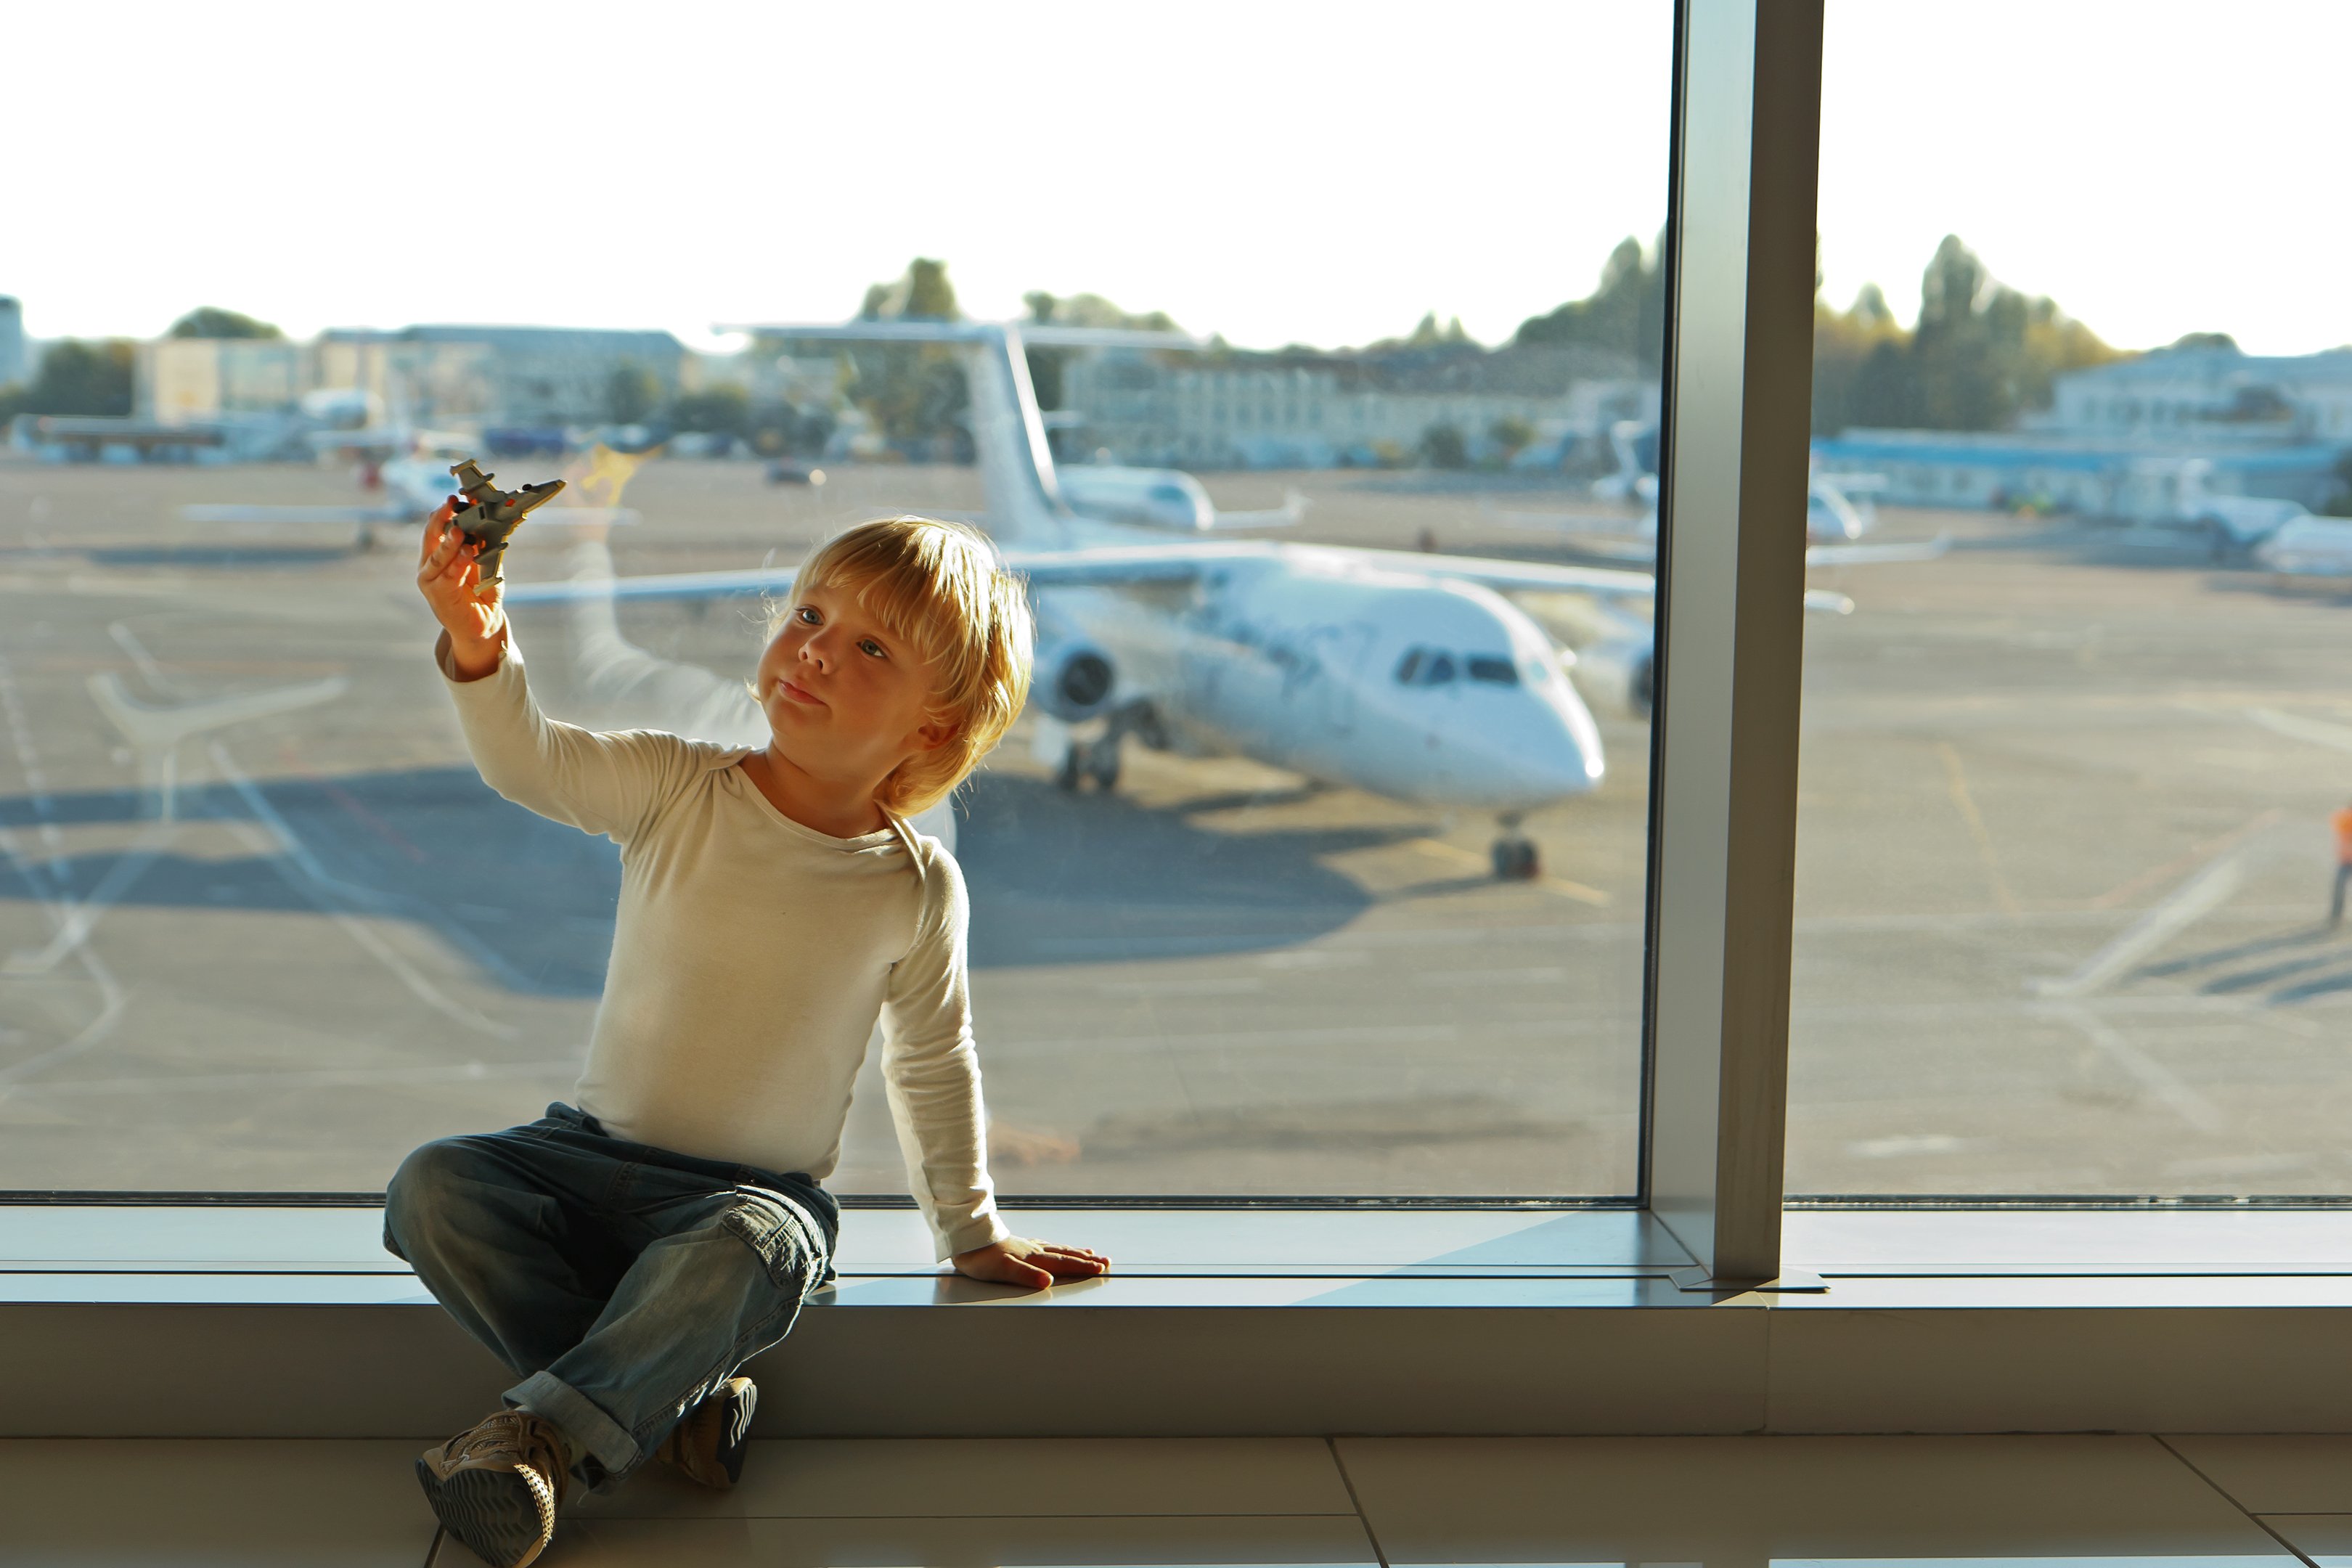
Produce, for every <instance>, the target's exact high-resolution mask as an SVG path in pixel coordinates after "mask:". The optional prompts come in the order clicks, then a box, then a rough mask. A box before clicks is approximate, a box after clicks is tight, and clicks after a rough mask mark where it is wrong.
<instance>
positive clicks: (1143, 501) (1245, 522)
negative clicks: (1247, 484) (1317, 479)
mask: <svg viewBox="0 0 2352 1568" xmlns="http://www.w3.org/2000/svg"><path fill="white" fill-rule="evenodd" d="M1055 472H1056V473H1057V474H1058V475H1059V476H1060V479H1061V485H1062V495H1063V498H1064V499H1065V500H1067V501H1068V502H1069V503H1070V505H1071V507H1072V508H1073V509H1074V510H1077V511H1079V512H1082V513H1084V514H1085V515H1086V516H1087V517H1093V518H1100V519H1101V520H1102V521H1105V522H1123V523H1127V524H1128V525H1129V526H1130V527H1134V528H1163V529H1169V530H1171V531H1175V532H1178V533H1208V532H1211V531H1214V530H1217V529H1221V528H1286V527H1289V526H1290V525H1291V524H1293V523H1295V522H1297V521H1298V520H1299V519H1300V518H1302V517H1305V516H1306V515H1307V498H1306V497H1305V496H1303V495H1301V494H1299V493H1298V492H1297V490H1286V491H1284V492H1283V500H1282V504H1281V505H1280V506H1278V507H1273V508H1270V509H1268V510H1264V511H1220V510H1217V506H1216V503H1215V502H1214V501H1212V500H1210V499H1209V492H1208V491H1207V490H1205V489H1202V488H1201V481H1200V480H1198V479H1194V478H1193V477H1192V475H1190V474H1188V473H1185V472H1184V471H1183V470H1182V469H1181V468H1116V467H1113V466H1111V465H1109V464H1104V463H1089V464H1084V465H1072V466H1070V467H1066V468H1058V469H1056V470H1055Z"/></svg>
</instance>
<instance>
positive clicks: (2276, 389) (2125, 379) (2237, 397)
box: [1814, 347, 2352, 521]
mask: <svg viewBox="0 0 2352 1568" xmlns="http://www.w3.org/2000/svg"><path fill="white" fill-rule="evenodd" d="M2347 449H2352V351H2347V350H2341V349H2338V350H2334V351H2331V352H2329V353H2317V354H2303V355H2296V356H2258V355H2252V354H2243V353H2239V352H2237V351H2236V350H2235V349H2231V348H2209V347H2198V348H2183V349H2164V350H2158V352H2156V353H2147V354H2142V355H2139V356H2137V357H2136V358H2133V359H2127V360H2118V361H2116V362H2115V363H2112V364H2104V365H2099V366H2096V367H2095V368H2092V369H2089V370H2080V371H2074V372H2071V373H2069V374H2065V375H2062V376H2060V377H2058V378H2057V382H2056V384H2055V386H2054V387H2053V395H2052V404H2051V407H2050V408H2049V410H2048V411H2046V412H2045V413H2042V414H2040V415H2038V416H2033V417H2032V418H2030V419H2028V420H2026V421H2025V422H2024V423H2023V425H2022V426H2021V428H2019V429H2016V430H2011V431H1994V432H1981V431H1958V430H1876V429H1849V430H1846V431H1843V432H1842V433H1840V434H1839V435H1836V436H1833V437H1824V438H1822V439H1819V440H1817V441H1816V442H1815V443H1814V450H1815V452H1816V453H1817V455H1818V457H1819V458H1820V460H1821V462H1822V465H1823V466H1825V467H1830V468H1841V469H1848V470H1855V469H1859V470H1866V471H1868V472H1871V473H1875V474H1879V475H1883V476H1884V477H1885V487H1886V488H1885V491H1884V492H1883V494H1884V496H1885V499H1886V500H1890V501H1895V502H1897V503H1900V504H1906V505H1913V506H1942V507H1973V506H1983V507H2020V506H2034V507H2039V508H2042V509H2044V510H2063V511H2074V512H2080V513H2083V514H2084V515H2086V516H2095V517H2118V518H2127V519H2132V520H2136V521H2185V520H2187V519H2188V517H2189V514H2192V513H2193V512H2194V510H2195V509H2196V506H2197V504H2198V502H2199V500H2200V498H2202V497H2205V496H2245V497H2253V498H2261V499H2266V500H2290V501H2294V502H2297V503H2299V504H2301V505H2303V506H2305V507H2309V508H2311V509H2312V510H2318V509H2320V508H2321V507H2323V506H2325V505H2326V504H2327V502H2328V501H2329V500H2331V499H2332V498H2333V497H2335V496H2336V494H2337V493H2339V492H2340V491H2341V490H2342V489H2344V488H2345V480H2344V477H2343V474H2342V472H2341V471H2340V468H2339V465H2340V464H2341V463H2342V462H2343V460H2344V458H2345V456H2346V453H2347Z"/></svg>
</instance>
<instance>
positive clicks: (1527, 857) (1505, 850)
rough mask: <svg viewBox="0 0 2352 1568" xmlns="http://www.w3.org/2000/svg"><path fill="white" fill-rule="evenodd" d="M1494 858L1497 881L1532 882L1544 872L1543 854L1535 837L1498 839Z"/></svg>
mask: <svg viewBox="0 0 2352 1568" xmlns="http://www.w3.org/2000/svg"><path fill="white" fill-rule="evenodd" d="M1494 859H1495V877H1496V880H1497V881H1504V882H1532V881H1534V880H1535V879H1537V878H1538V877H1539V876H1541V875H1542V874H1543V856H1542V854H1541V853H1540V852H1539V851H1538V850H1537V848H1536V847H1535V841H1534V840H1533V839H1528V838H1497V839H1496V840H1495V852H1494Z"/></svg>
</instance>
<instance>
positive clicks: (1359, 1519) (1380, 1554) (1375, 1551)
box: [1323, 1436, 1389, 1568]
mask: <svg viewBox="0 0 2352 1568" xmlns="http://www.w3.org/2000/svg"><path fill="white" fill-rule="evenodd" d="M1323 1447H1324V1448H1325V1450H1326V1451H1327V1452H1328V1453H1329V1454H1330V1456H1331V1465H1332V1468H1334V1469H1337V1470H1338V1471H1339V1484H1340V1485H1341V1486H1343V1487H1345V1488H1347V1489H1348V1501H1349V1503H1350V1504H1352V1505H1353V1506H1354V1508H1355V1510H1356V1523H1357V1524H1358V1526H1359V1527H1360V1528H1361V1529H1362V1531H1363V1532H1364V1543H1365V1544H1366V1545H1368V1546H1370V1548H1371V1549H1372V1561H1374V1562H1375V1563H1379V1564H1380V1568H1389V1552H1388V1548H1387V1547H1385V1546H1382V1545H1381V1534H1380V1531H1377V1530H1374V1529H1373V1528H1372V1516H1371V1515H1370V1514H1368V1513H1366V1512H1365V1511H1364V1500H1363V1497H1362V1494H1360V1493H1359V1492H1358V1491H1357V1490H1356V1478H1355V1477H1353V1476H1351V1475H1349V1473H1348V1461H1347V1459H1346V1458H1344V1457H1343V1456H1342V1455H1341V1454H1340V1452H1339V1438H1337V1437H1334V1436H1326V1437H1325V1438H1324V1439H1323Z"/></svg>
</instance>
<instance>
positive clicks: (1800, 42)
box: [1643, 0, 1822, 1279]
mask: <svg viewBox="0 0 2352 1568" xmlns="http://www.w3.org/2000/svg"><path fill="white" fill-rule="evenodd" d="M1677 21H1678V26H1677V31H1676V42H1675V126H1674V170H1673V176H1672V178H1673V208H1672V212H1671V216H1670V226H1669V231H1668V244H1667V255H1666V258H1665V266H1666V268H1667V289H1668V295H1667V299H1668V310H1667V320H1668V323H1669V325H1668V340H1667V353H1666V364H1665V374H1664V418H1663V421H1662V437H1661V443H1662V445H1661V450H1660V454H1659V498H1658V499H1659V551H1658V561H1659V570H1660V579H1659V593H1658V605H1657V626H1656V637H1655V647H1656V654H1655V658H1656V665H1655V679H1656V690H1657V706H1656V717H1655V719H1654V729H1653V762H1654V767H1653V772H1652V775H1651V807H1650V809H1651V846H1652V849H1651V860H1652V865H1651V880H1650V931H1649V952H1650V972H1649V1005H1648V1008H1647V1019H1646V1026H1647V1029H1648V1039H1647V1042H1646V1046H1647V1053H1648V1056H1647V1067H1648V1074H1649V1078H1648V1085H1647V1093H1646V1095H1645V1108H1644V1126H1643V1167H1644V1168H1643V1194H1644V1196H1645V1200H1646V1202H1647V1203H1648V1205H1649V1206H1650V1208H1651V1210H1652V1212H1653V1213H1654V1214H1655V1215H1657V1217H1658V1218H1659V1219H1660V1220H1661V1221H1662V1222H1664V1224H1665V1225H1666V1226H1668V1228H1670V1229H1671V1230H1673V1231H1674V1233H1675V1236H1676V1237H1677V1238H1678V1239H1679V1240H1681V1241H1682V1243H1683V1244H1684V1245H1685V1247H1689V1248H1690V1249H1691V1250H1692V1252H1693V1253H1694V1254H1695V1255H1696V1257H1697V1258H1698V1259H1699V1261H1700V1262H1701V1263H1702V1264H1704V1265H1705V1266H1706V1268H1707V1270H1708V1272H1709V1274H1710V1275H1712V1276H1713V1277H1715V1278H1717V1279H1770V1278H1773V1277H1775V1276H1776V1275H1778V1274H1779V1273H1780V1201H1781V1186H1782V1153H1783V1148H1784V1145H1785V1142H1786V1138H1787V1106H1788V1062H1789V952H1790V927H1791V910H1790V899H1791V896H1792V891H1793V885H1794V877H1795V858H1796V801H1797V715H1798V689H1799V680H1800V677H1801V662H1802V652H1803V626H1802V616H1803V608H1802V605H1803V598H1804V552H1805V493H1806V482H1807V475H1806V468H1807V459H1808V447H1809V441H1810V425H1811V418H1810V408H1811V388H1812V299H1813V263H1814V227H1813V226H1814V192H1815V184H1816V176H1817V169H1818V163H1819V149H1820V134H1821V59H1822V0H1682V8H1681V13H1680V16H1678V18H1677Z"/></svg>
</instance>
